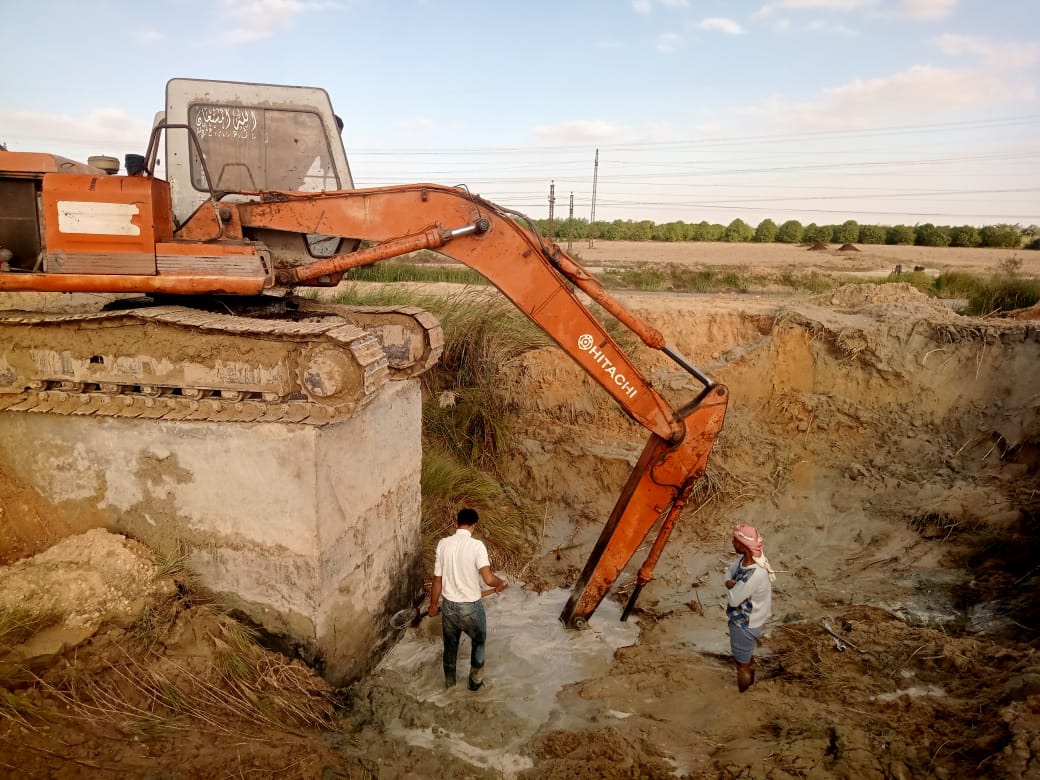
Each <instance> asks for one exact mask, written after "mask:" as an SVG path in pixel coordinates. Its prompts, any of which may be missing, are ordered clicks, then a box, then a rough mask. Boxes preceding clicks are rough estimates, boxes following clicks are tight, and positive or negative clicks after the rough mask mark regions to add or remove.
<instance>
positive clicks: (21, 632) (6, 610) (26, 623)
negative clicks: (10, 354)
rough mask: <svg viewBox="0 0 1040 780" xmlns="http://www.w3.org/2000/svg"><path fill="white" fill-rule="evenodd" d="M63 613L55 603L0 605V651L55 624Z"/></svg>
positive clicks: (60, 619) (59, 620)
mask: <svg viewBox="0 0 1040 780" xmlns="http://www.w3.org/2000/svg"><path fill="white" fill-rule="evenodd" d="M64 617H65V613H64V612H63V611H62V610H61V609H59V608H58V607H57V606H56V605H55V604H48V603H43V604H17V605H10V606H6V605H5V606H0V653H3V652H6V651H8V650H10V649H11V648H12V647H14V646H15V645H20V644H22V642H26V641H28V640H29V639H31V638H32V637H33V636H35V635H36V634H37V633H39V632H40V631H42V630H43V629H45V628H48V627H50V626H54V625H57V624H58V623H60V622H61V621H62V618H64Z"/></svg>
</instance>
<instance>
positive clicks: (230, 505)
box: [0, 380, 422, 685]
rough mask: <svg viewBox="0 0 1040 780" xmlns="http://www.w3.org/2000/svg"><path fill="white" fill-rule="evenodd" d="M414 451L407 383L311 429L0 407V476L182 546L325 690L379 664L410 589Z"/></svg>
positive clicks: (414, 569) (411, 389)
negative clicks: (314, 671) (311, 669)
mask: <svg viewBox="0 0 1040 780" xmlns="http://www.w3.org/2000/svg"><path fill="white" fill-rule="evenodd" d="M421 461H422V452H421V398H420V390H419V382H418V380H406V381H399V382H391V383H388V384H387V385H384V387H383V388H382V389H381V390H380V393H379V396H378V397H377V398H376V400H375V401H373V402H372V403H371V404H370V405H368V406H367V407H365V408H364V409H362V410H361V411H360V412H358V413H357V414H356V415H355V416H354V417H351V418H350V419H347V420H345V421H342V422H337V423H333V424H329V425H325V426H314V425H298V424H286V423H217V422H189V421H165V420H136V419H127V418H117V417H104V418H101V417H87V416H84V417H78V416H70V415H58V414H40V413H29V412H11V411H5V412H0V462H2V463H3V465H4V468H5V469H6V471H7V473H8V474H9V475H10V476H12V477H15V478H17V479H19V480H20V481H23V482H24V483H25V484H27V485H30V486H31V487H33V488H34V489H35V490H36V491H38V492H39V493H40V494H41V496H42V497H43V498H44V499H46V500H47V501H48V502H50V503H51V504H52V505H53V506H54V508H55V511H56V512H60V513H63V514H65V515H66V516H67V517H68V518H69V519H70V521H73V524H75V525H78V526H82V520H83V518H87V517H90V518H97V517H98V516H99V510H100V516H102V517H103V518H104V522H106V523H107V524H108V527H109V528H110V530H114V531H118V532H120V533H125V534H127V535H129V536H132V537H134V538H137V539H140V540H141V541H142V542H144V543H145V544H147V545H149V546H150V547H152V548H154V549H156V550H159V551H160V552H163V553H165V554H167V555H177V554H187V556H188V560H189V566H190V568H192V569H193V570H194V571H195V572H197V573H198V574H199V576H200V579H201V581H202V584H204V585H205V586H206V587H207V588H209V589H211V590H212V591H214V592H215V593H216V594H218V596H220V598H221V599H222V601H223V602H224V603H226V604H227V605H228V606H229V607H231V608H233V609H235V610H239V611H241V612H242V613H243V614H244V615H245V616H247V617H248V618H249V619H251V620H253V621H255V622H257V623H259V624H260V625H262V626H263V627H264V628H265V629H267V630H268V631H270V632H271V633H272V634H274V635H276V636H279V637H282V638H284V639H285V641H286V643H287V644H288V645H290V646H292V647H293V648H294V649H295V650H296V651H298V652H299V653H300V654H301V655H302V656H303V657H304V658H306V659H307V660H309V661H311V662H312V663H314V664H315V665H316V666H317V667H318V668H319V669H320V670H321V671H322V673H323V674H324V676H325V677H326V679H328V680H329V681H330V682H331V683H333V684H334V685H339V684H342V683H345V682H349V681H350V680H353V679H356V678H357V677H359V676H360V675H362V674H364V673H365V672H366V671H368V670H369V669H370V668H371V667H372V666H373V665H374V664H375V663H376V662H377V661H378V660H379V658H380V657H381V656H382V654H383V651H384V650H385V649H386V648H387V647H388V646H389V645H391V644H392V643H393V642H394V641H395V640H396V639H397V632H394V631H393V630H392V629H390V627H389V624H388V620H389V616H390V615H392V614H393V613H394V612H395V611H397V610H399V609H402V608H404V607H406V606H409V605H411V604H412V603H413V597H414V596H415V594H416V593H417V591H418V590H419V588H420V586H421V577H422V569H421V544H420V538H419V520H420V490H419V479H420V469H421ZM75 521H79V522H75ZM95 522H96V520H95Z"/></svg>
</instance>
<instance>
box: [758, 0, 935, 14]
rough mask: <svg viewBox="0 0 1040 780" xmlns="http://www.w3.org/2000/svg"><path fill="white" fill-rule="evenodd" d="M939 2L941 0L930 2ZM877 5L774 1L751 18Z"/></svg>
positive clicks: (873, 1)
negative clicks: (781, 10)
mask: <svg viewBox="0 0 1040 780" xmlns="http://www.w3.org/2000/svg"><path fill="white" fill-rule="evenodd" d="M905 1H906V2H913V0H905ZM920 1H921V2H928V1H929V0H920ZM932 1H941V0H932ZM877 4H878V0H774V2H772V3H767V4H766V5H764V6H762V7H761V8H759V9H758V10H757V11H756V12H755V13H754V16H753V18H758V17H761V16H768V15H770V14H772V13H773V12H775V10H776V9H778V8H787V9H790V10H799V11H805V10H824V11H839V12H842V13H847V12H849V11H858V10H860V9H861V8H874V7H876V6H877Z"/></svg>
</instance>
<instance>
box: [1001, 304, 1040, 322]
mask: <svg viewBox="0 0 1040 780" xmlns="http://www.w3.org/2000/svg"><path fill="white" fill-rule="evenodd" d="M1002 316H1003V317H1004V318H1005V319H1009V320H1040V303H1034V304H1033V305H1032V306H1028V307H1026V308H1025V309H1015V310H1014V311H1009V312H1008V313H1007V314H1004V315H1002Z"/></svg>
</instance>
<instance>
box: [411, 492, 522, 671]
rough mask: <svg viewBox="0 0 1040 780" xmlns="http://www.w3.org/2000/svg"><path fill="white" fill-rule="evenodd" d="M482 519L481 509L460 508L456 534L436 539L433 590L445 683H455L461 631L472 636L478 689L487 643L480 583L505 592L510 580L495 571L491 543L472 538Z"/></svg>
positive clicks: (471, 666) (472, 667)
mask: <svg viewBox="0 0 1040 780" xmlns="http://www.w3.org/2000/svg"><path fill="white" fill-rule="evenodd" d="M478 519H479V517H478V515H477V512H476V510H474V509H460V510H459V513H458V516H457V517H456V520H455V529H456V530H455V535H454V536H449V537H446V538H444V539H441V540H440V541H439V542H438V543H437V557H436V559H435V561H434V564H433V589H432V590H431V591H430V617H436V616H437V615H439V614H443V616H444V617H443V618H442V620H441V633H442V634H443V636H444V682H445V685H446V686H447V687H448V688H450V687H452V686H453V685H455V661H456V659H457V658H458V654H459V639H460V637H461V635H462V634H465V635H466V636H468V637H469V638H470V642H471V643H472V645H473V648H472V651H471V652H470V664H469V689H470V690H471V691H479V690H480V688H481V686H482V685H483V684H484V645H485V643H486V641H487V615H486V614H485V612H484V602H482V601H481V600H480V599H481V598H482V597H483V596H485V595H486V594H487V593H489V592H492V591H487V592H485V591H483V590H482V589H481V583H482V582H483V584H486V585H488V586H489V587H491V588H493V589H494V590H493V592H495V593H500V592H501V591H503V590H505V589H506V588H508V587H509V584H508V583H507V582H506V581H505V580H503V579H501V578H500V577H498V576H496V575H495V573H494V572H492V571H491V564H490V562H489V561H488V554H487V547H485V546H484V543H483V542H482V541H480V540H479V539H474V538H473V528H474V526H476V524H477V520H478Z"/></svg>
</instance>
